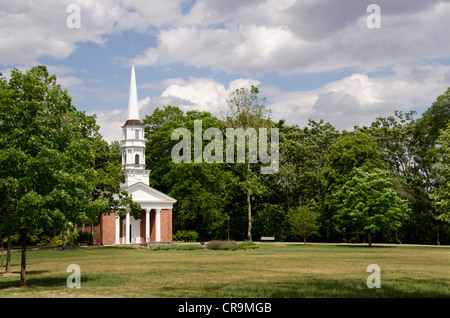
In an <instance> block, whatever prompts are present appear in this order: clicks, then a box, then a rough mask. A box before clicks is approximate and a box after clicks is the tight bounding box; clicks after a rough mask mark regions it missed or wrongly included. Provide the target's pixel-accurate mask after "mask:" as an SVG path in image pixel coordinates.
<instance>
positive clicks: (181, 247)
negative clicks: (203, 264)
mask: <svg viewBox="0 0 450 318" xmlns="http://www.w3.org/2000/svg"><path fill="white" fill-rule="evenodd" d="M147 248H148V249H149V250H151V251H171V250H185V251H187V250H198V249H199V248H200V247H199V246H197V245H193V244H189V245H176V244H158V245H148V246H147Z"/></svg>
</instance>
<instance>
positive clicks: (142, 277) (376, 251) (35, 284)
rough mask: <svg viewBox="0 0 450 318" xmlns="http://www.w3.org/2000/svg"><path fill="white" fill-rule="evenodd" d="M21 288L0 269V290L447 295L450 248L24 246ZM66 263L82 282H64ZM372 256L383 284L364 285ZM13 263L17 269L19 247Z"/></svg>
mask: <svg viewBox="0 0 450 318" xmlns="http://www.w3.org/2000/svg"><path fill="white" fill-rule="evenodd" d="M27 256H28V263H27V270H28V275H27V284H28V286H29V287H27V288H17V287H18V286H19V280H20V276H17V275H16V276H7V277H2V276H0V297H188V298H195V297H240V298H250V297H251V298H259V297H264V298H293V297H295V298H300V297H328V298H330V297H332V298H335V297H358V298H361V297H390V298H392V297H450V287H449V286H450V275H449V274H450V270H449V268H450V267H449V264H450V262H449V261H450V249H446V248H430V247H390V248H368V247H360V248H352V247H345V246H317V245H314V246H312V245H306V246H304V245H282V244H279V245H274V244H267V245H266V244H263V245H261V247H260V248H259V249H255V250H235V251H228V250H206V249H201V250H159V251H152V250H148V249H143V248H141V249H138V248H133V247H89V248H77V249H71V250H66V251H62V250H46V251H30V252H28V253H27ZM70 264H77V265H79V266H80V268H81V288H80V289H69V288H67V285H66V280H67V278H68V277H69V275H70V274H71V273H68V272H66V268H67V266H68V265H70ZM370 264H378V265H379V266H380V267H381V288H379V289H369V288H368V287H367V285H366V279H367V278H368V276H369V275H370V274H371V273H368V272H366V268H367V266H368V265H370ZM12 270H13V272H14V273H18V272H19V270H20V255H19V253H17V254H13V255H12Z"/></svg>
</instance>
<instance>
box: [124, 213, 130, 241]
mask: <svg viewBox="0 0 450 318" xmlns="http://www.w3.org/2000/svg"><path fill="white" fill-rule="evenodd" d="M124 232H125V233H124V234H125V244H130V213H127V217H126V222H125V231H124Z"/></svg>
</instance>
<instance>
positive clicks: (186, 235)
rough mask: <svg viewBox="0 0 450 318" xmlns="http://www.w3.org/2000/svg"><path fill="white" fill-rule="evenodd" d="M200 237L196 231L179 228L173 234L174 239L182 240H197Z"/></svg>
mask: <svg viewBox="0 0 450 318" xmlns="http://www.w3.org/2000/svg"><path fill="white" fill-rule="evenodd" d="M198 237H199V235H198V233H197V232H196V231H193V230H179V231H177V232H176V233H175V235H174V236H173V240H174V241H180V242H197V240H198Z"/></svg>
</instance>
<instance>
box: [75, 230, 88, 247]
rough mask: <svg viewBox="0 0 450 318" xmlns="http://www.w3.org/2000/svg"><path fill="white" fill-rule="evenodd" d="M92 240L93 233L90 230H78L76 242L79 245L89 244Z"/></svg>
mask: <svg viewBox="0 0 450 318" xmlns="http://www.w3.org/2000/svg"><path fill="white" fill-rule="evenodd" d="M91 241H92V234H91V233H90V232H78V236H77V239H76V242H77V243H78V244H79V245H89V243H90V242H91Z"/></svg>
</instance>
